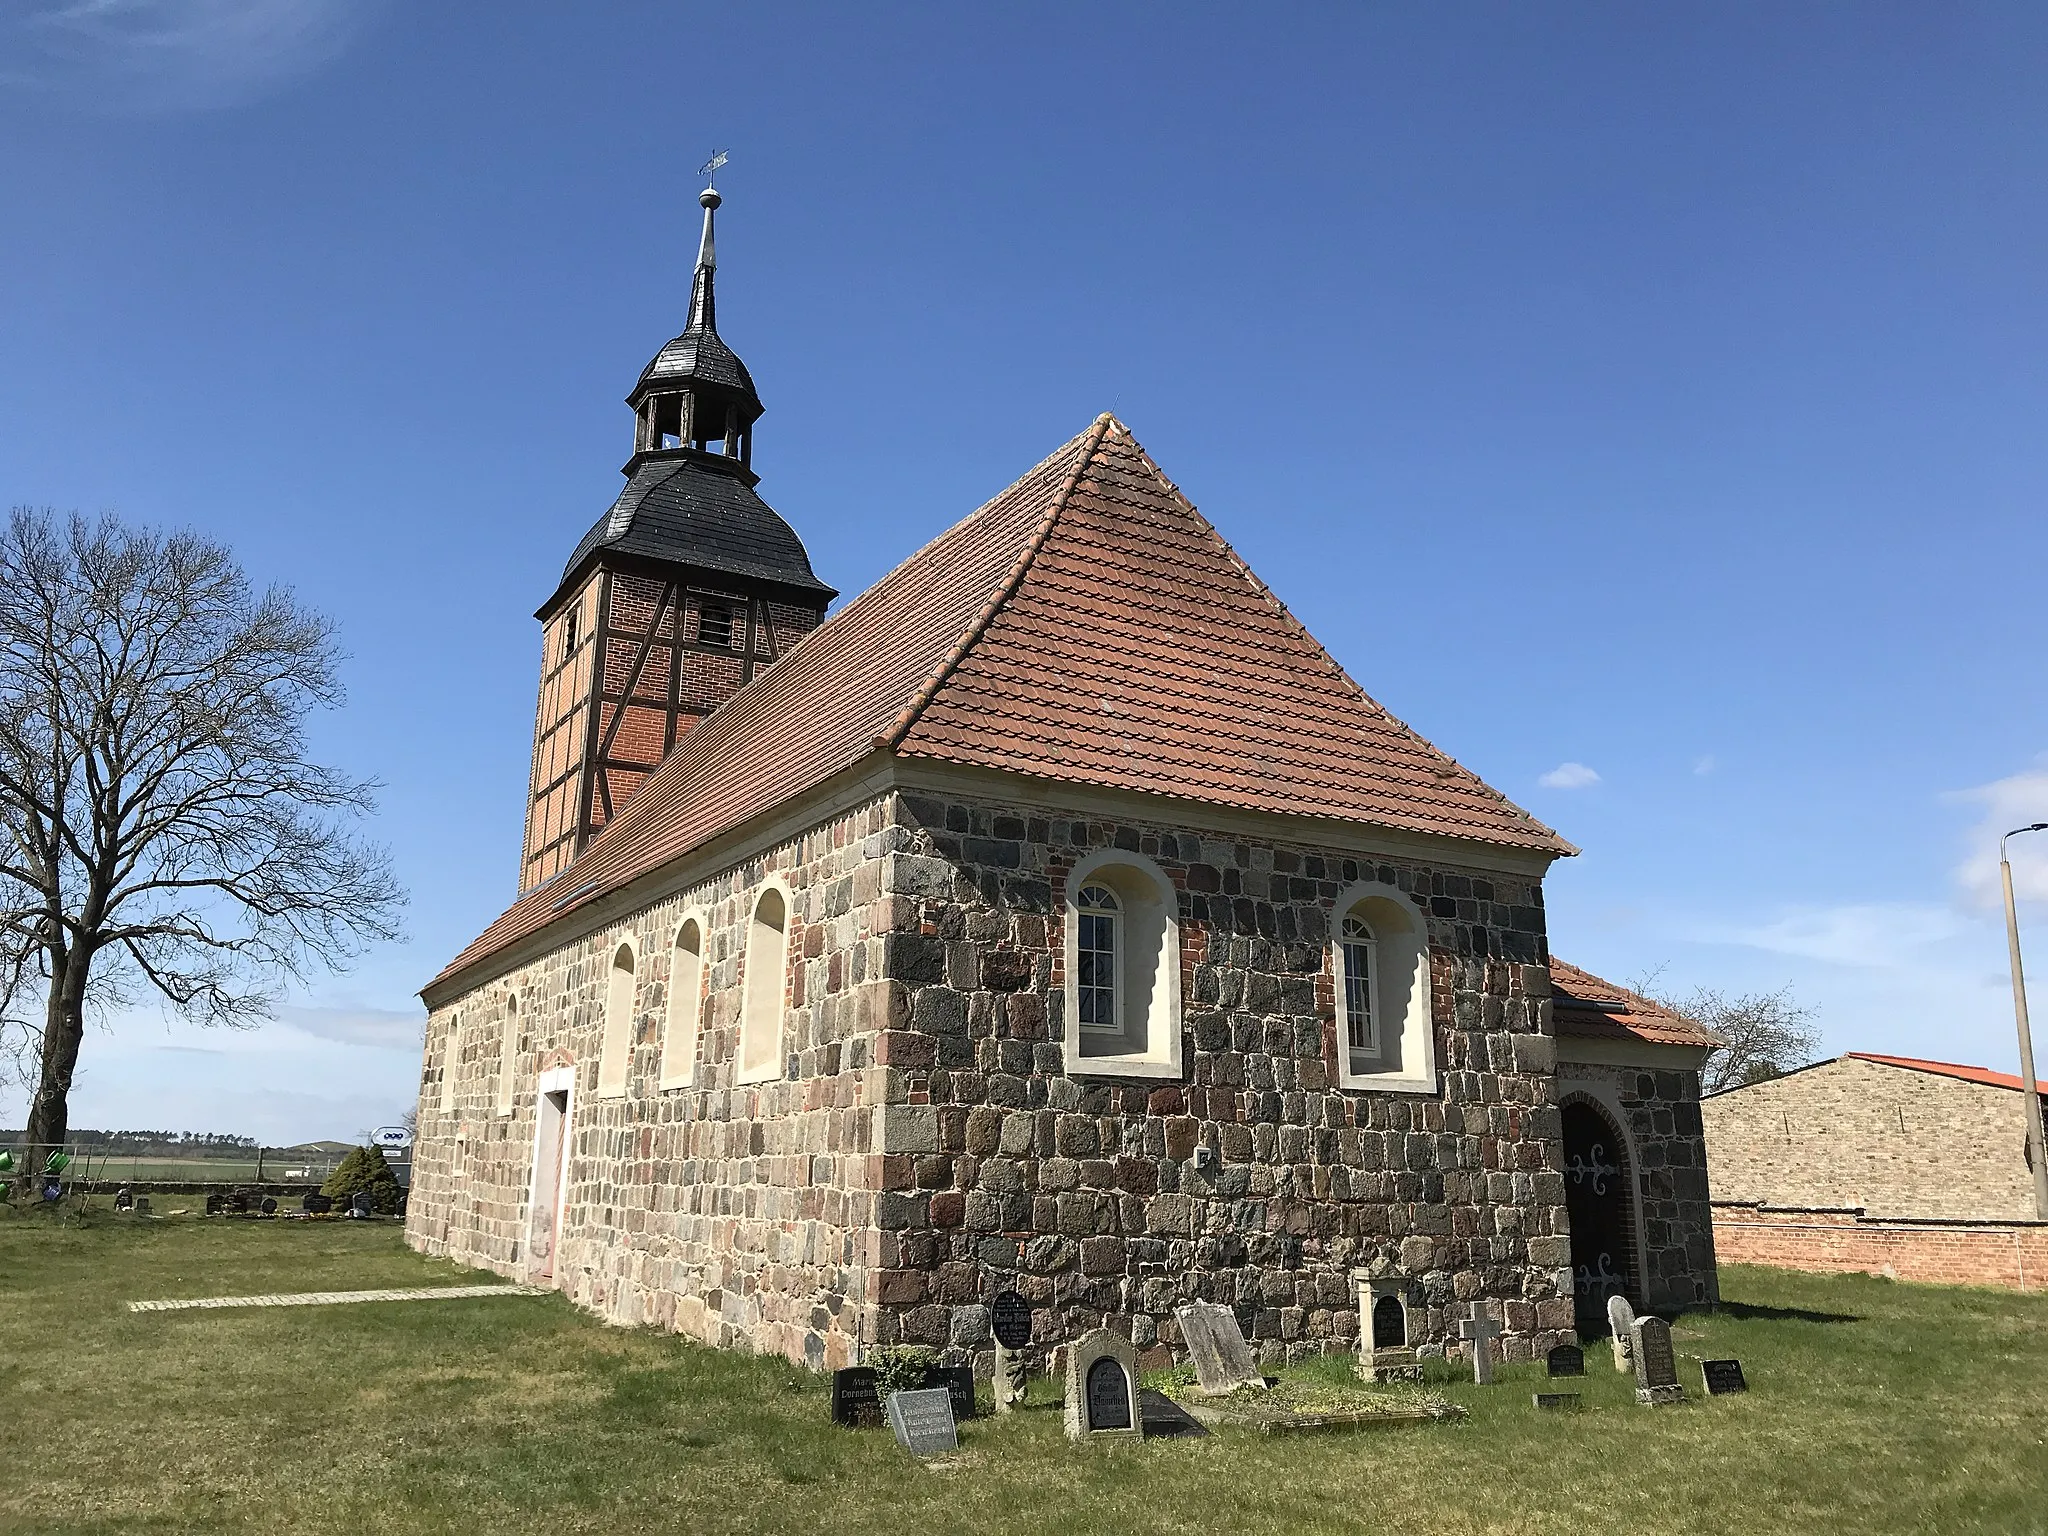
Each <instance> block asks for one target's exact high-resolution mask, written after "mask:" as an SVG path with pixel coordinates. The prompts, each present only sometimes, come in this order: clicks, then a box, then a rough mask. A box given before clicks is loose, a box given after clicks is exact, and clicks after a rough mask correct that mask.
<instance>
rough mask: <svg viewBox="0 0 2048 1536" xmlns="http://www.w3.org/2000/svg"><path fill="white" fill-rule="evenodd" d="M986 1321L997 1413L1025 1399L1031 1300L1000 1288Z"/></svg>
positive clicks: (1003, 1411) (991, 1303) (991, 1302)
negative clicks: (993, 1355)
mask: <svg viewBox="0 0 2048 1536" xmlns="http://www.w3.org/2000/svg"><path fill="white" fill-rule="evenodd" d="M988 1320H989V1332H990V1333H992V1334H994V1335H995V1341H996V1366H995V1391H996V1412H997V1413H1008V1412H1009V1411H1010V1410H1011V1409H1012V1408H1013V1407H1015V1406H1016V1405H1018V1404H1019V1403H1022V1402H1023V1401H1024V1383H1025V1379H1026V1377H1027V1376H1028V1375H1029V1370H1030V1367H1029V1362H1028V1361H1027V1360H1026V1358H1025V1356H1024V1348H1025V1346H1026V1345H1028V1344H1029V1343H1030V1342H1031V1303H1030V1302H1028V1301H1026V1300H1025V1299H1024V1298H1023V1297H1022V1296H1020V1295H1018V1294H1017V1293H1016V1292H1015V1291H999V1292H997V1293H996V1295H995V1297H994V1299H992V1300H991V1301H990V1302H989V1304H988Z"/></svg>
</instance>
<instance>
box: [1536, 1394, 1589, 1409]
mask: <svg viewBox="0 0 2048 1536" xmlns="http://www.w3.org/2000/svg"><path fill="white" fill-rule="evenodd" d="M1579 1397H1580V1394H1578V1393H1577V1392H1531V1393H1530V1394H1529V1398H1530V1400H1531V1401H1532V1402H1534V1403H1535V1404H1536V1406H1537V1407H1538V1408H1567V1409H1568V1408H1576V1407H1578V1406H1579Z"/></svg>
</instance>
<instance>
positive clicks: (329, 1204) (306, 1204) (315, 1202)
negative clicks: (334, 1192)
mask: <svg viewBox="0 0 2048 1536" xmlns="http://www.w3.org/2000/svg"><path fill="white" fill-rule="evenodd" d="M299 1209H300V1210H302V1211H304V1212H305V1213H306V1214H307V1215H308V1216H325V1215H326V1214H327V1213H328V1212H329V1211H331V1210H333V1209H334V1199H333V1197H332V1196H330V1195H304V1196H301V1197H300V1199H299Z"/></svg>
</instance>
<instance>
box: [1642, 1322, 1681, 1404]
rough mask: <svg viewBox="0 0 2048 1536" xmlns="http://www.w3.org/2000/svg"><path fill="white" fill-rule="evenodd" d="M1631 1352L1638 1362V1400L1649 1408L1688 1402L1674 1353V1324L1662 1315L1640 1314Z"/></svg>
mask: <svg viewBox="0 0 2048 1536" xmlns="http://www.w3.org/2000/svg"><path fill="white" fill-rule="evenodd" d="M1629 1354H1630V1355H1631V1356H1632V1357H1633V1358H1634V1360H1635V1364H1636V1401H1637V1402H1638V1403H1641V1404H1642V1405H1643V1406H1645V1407H1651V1406H1655V1405H1658V1404H1663V1403H1682V1402H1684V1401H1685V1388H1683V1387H1681V1386H1680V1385H1679V1384H1678V1362H1677V1361H1676V1359H1674V1358H1673V1356H1672V1353H1671V1325H1670V1324H1669V1323H1667V1322H1665V1321H1664V1319H1663V1318H1661V1317H1639V1318H1637V1319H1636V1323H1635V1327H1634V1328H1632V1329H1630V1330H1629Z"/></svg>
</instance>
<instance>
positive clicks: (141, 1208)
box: [135, 1195, 149, 1216]
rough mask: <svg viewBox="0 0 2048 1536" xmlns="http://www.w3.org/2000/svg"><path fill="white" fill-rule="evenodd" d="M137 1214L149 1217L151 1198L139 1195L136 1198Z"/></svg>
mask: <svg viewBox="0 0 2048 1536" xmlns="http://www.w3.org/2000/svg"><path fill="white" fill-rule="evenodd" d="M135 1214H136V1215H138V1216H147V1215H148V1214H149V1196H147V1195H137V1196H136V1197H135Z"/></svg>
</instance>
